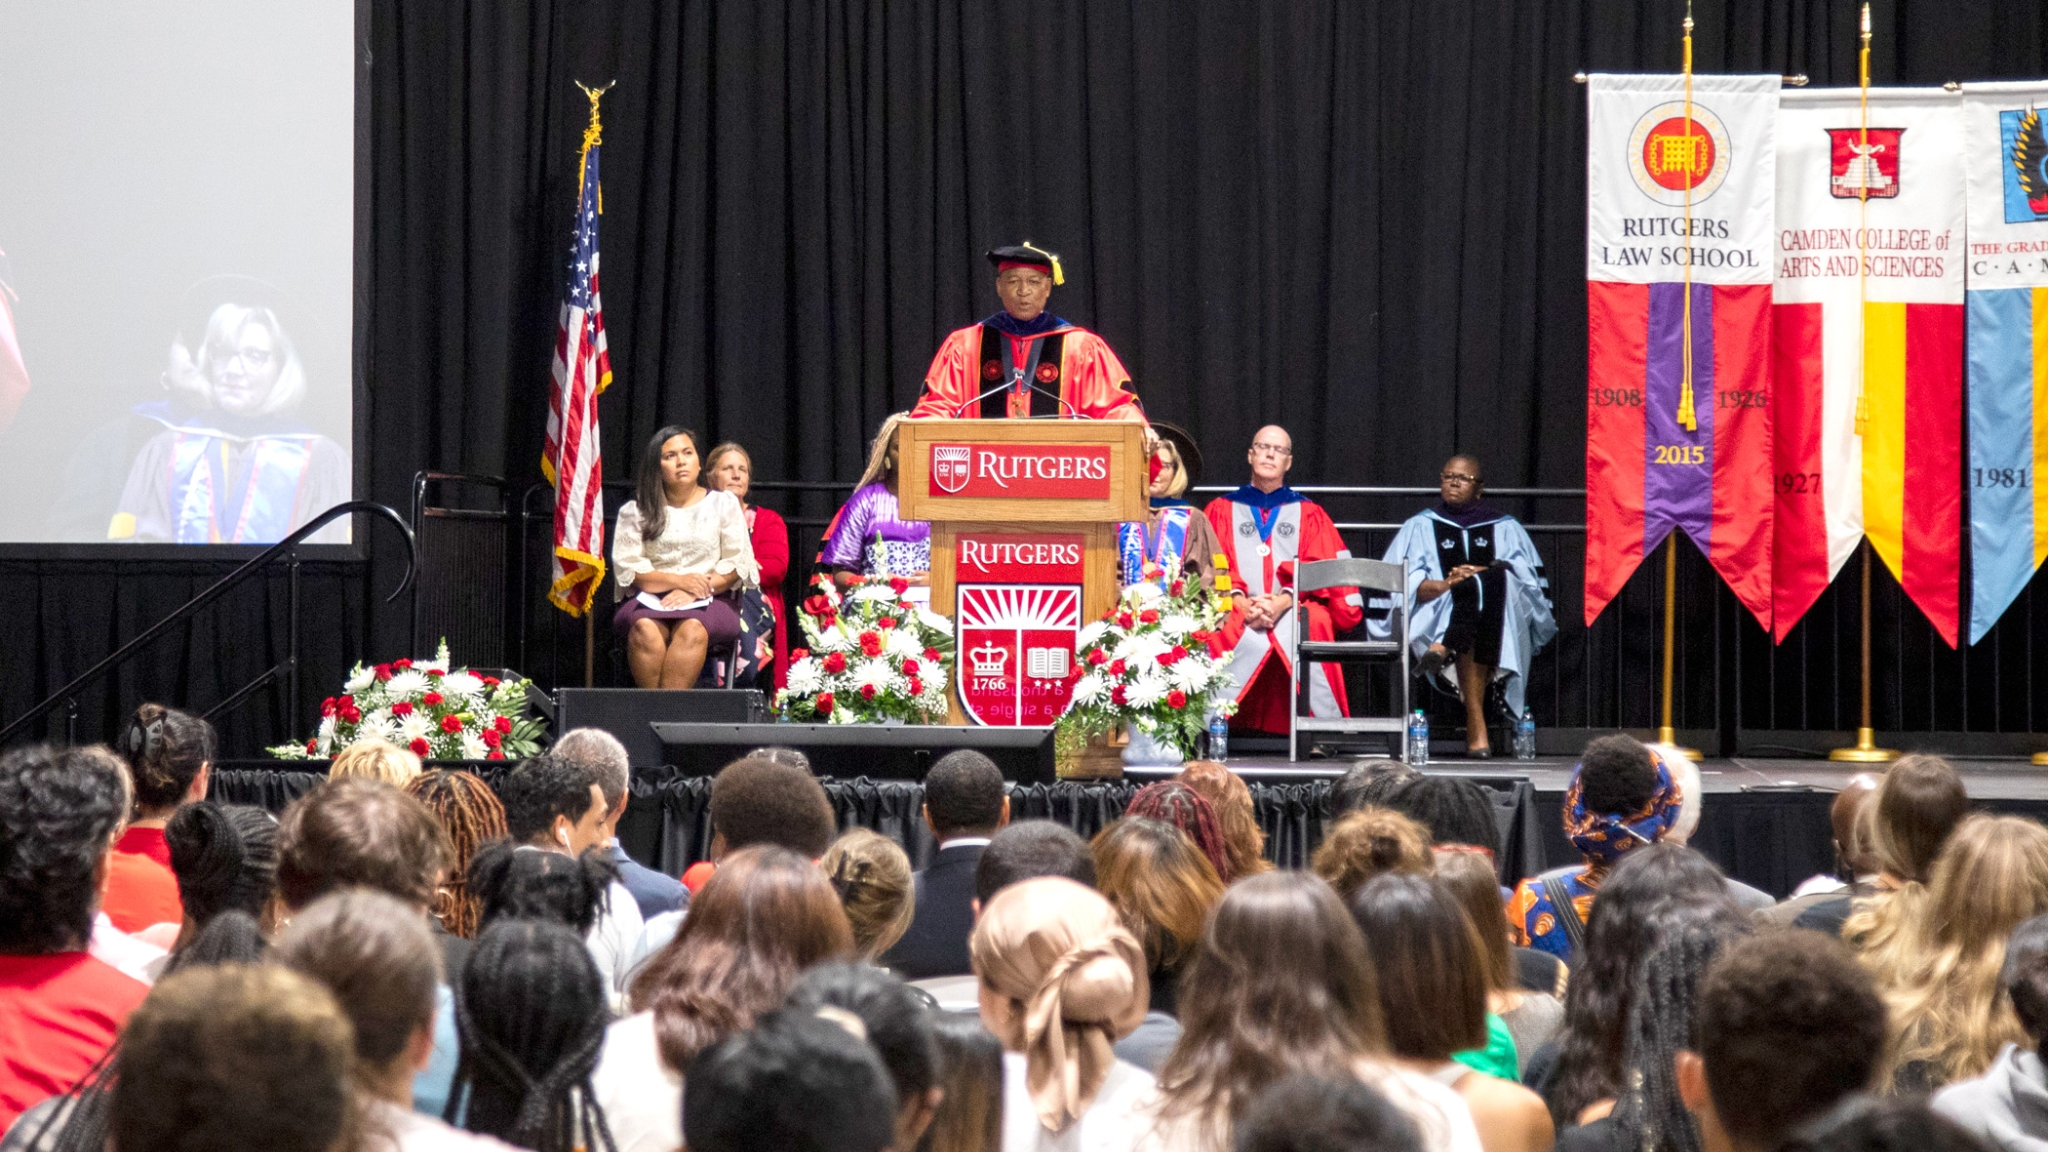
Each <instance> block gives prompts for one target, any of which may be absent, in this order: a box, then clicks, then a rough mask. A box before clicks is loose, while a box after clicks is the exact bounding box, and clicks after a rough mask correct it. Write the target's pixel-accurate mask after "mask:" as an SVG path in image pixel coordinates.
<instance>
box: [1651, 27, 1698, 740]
mask: <svg viewBox="0 0 2048 1152" xmlns="http://www.w3.org/2000/svg"><path fill="white" fill-rule="evenodd" d="M1684 27H1685V135H1686V138H1687V139H1688V140H1691V139H1692V0H1686V3H1685V25H1684ZM1687 155H1688V156H1689V157H1690V159H1688V160H1687V162H1686V169H1685V234H1686V236H1687V237H1690V236H1691V235H1692V186H1693V183H1694V181H1695V180H1696V179H1697V177H1698V175H1699V173H1698V171H1697V169H1698V167H1699V156H1698V154H1697V153H1696V152H1688V153H1687ZM1688 254H1689V253H1688ZM1679 342H1680V343H1679V379H1678V423H1679V426H1680V427H1682V428H1684V429H1685V430H1686V431H1688V432H1692V431H1695V430H1697V429H1698V427H1699V420H1698V417H1697V414H1696V413H1695V411H1694V404H1693V394H1692V261H1691V260H1690V259H1687V260H1686V262H1685V308H1684V311H1683V312H1682V313H1680V321H1679ZM1677 650H1678V530H1677V529H1676V528H1673V529H1672V530H1671V532H1670V533H1669V534H1668V535H1666V536H1665V537H1664V676H1663V681H1664V682H1663V693H1662V696H1663V699H1662V701H1661V709H1660V712H1659V717H1660V720H1659V723H1658V725H1657V743H1658V744H1659V745H1661V746H1662V747H1663V748H1665V749H1666V750H1667V751H1670V752H1674V753H1676V754H1678V755H1680V756H1683V757H1685V758H1686V759H1687V760H1698V759H1699V758H1700V753H1699V750H1698V749H1696V748H1687V747H1685V746H1683V745H1681V744H1679V742H1678V730H1677V729H1676V728H1673V727H1672V725H1671V682H1672V672H1673V666H1674V665H1675V663H1676V661H1677Z"/></svg>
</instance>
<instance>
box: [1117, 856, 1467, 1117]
mask: <svg viewBox="0 0 2048 1152" xmlns="http://www.w3.org/2000/svg"><path fill="white" fill-rule="evenodd" d="M1180 1020H1181V1025H1182V1027H1183V1028H1184V1029H1185V1032H1184V1033H1183V1034H1182V1036H1181V1040H1180V1043H1179V1044H1178V1045H1177V1046H1175V1048H1174V1050H1173V1055H1171V1056H1169V1057H1168V1058H1167V1061H1166V1066H1165V1067H1164V1068H1163V1069H1161V1071H1160V1074H1159V1091H1158V1095H1157V1100H1156V1103H1153V1104H1150V1105H1149V1106H1148V1109H1147V1110H1148V1111H1149V1112H1150V1113H1151V1121H1152V1124H1153V1130H1152V1134H1151V1145H1150V1146H1152V1147H1156V1148H1159V1149H1162V1150H1164V1149H1171V1150H1174V1152H1179V1150H1182V1149H1195V1150H1205V1149H1223V1148H1227V1147H1228V1146H1229V1143H1230V1134H1231V1132H1232V1130H1233V1129H1234V1128H1236V1127H1237V1126H1238V1125H1239V1123H1240V1122H1241V1121H1242V1120H1243V1119H1244V1117H1245V1114H1246V1112H1247V1110H1248V1109H1249V1108H1250V1107H1251V1104H1252V1101H1253V1100H1255V1099H1257V1098H1258V1096H1259V1094H1260V1093H1261V1092H1263V1091H1265V1090H1266V1089H1267V1088H1268V1087H1270V1086H1272V1085H1273V1084H1275V1083H1276V1082H1278V1081H1280V1080H1282V1079H1284V1078H1286V1077H1288V1076H1290V1075H1309V1076H1322V1077H1327V1078H1332V1079H1335V1078H1342V1077H1351V1078H1354V1079H1358V1080H1361V1081H1363V1082H1365V1083H1366V1084H1369V1085H1371V1086H1372V1087H1373V1088H1375V1089H1377V1090H1378V1091H1380V1092H1381V1093H1382V1094H1384V1095H1385V1096H1386V1097H1387V1099H1388V1100H1390V1101H1391V1102H1392V1103H1393V1104H1394V1106H1395V1107H1396V1108H1399V1109H1400V1110H1401V1111H1402V1112H1403V1113H1405V1114H1407V1115H1408V1116H1409V1117H1410V1118H1411V1119H1412V1120H1413V1121H1414V1123H1415V1124H1416V1125H1417V1127H1418V1128H1419V1129H1420V1131H1421V1133H1422V1136H1423V1141H1422V1147H1424V1148H1428V1149H1431V1150H1435V1152H1441V1150H1445V1149H1458V1150H1460V1152H1477V1150H1478V1149H1479V1137H1478V1134H1477V1132H1476V1130H1475V1129H1474V1128H1473V1126H1472V1116H1471V1111H1470V1109H1468V1108H1467V1107H1466V1106H1465V1103H1464V1101H1462V1100H1461V1099H1459V1098H1458V1095H1457V1093H1455V1092H1453V1091H1451V1090H1450V1089H1448V1088H1445V1087H1443V1086H1442V1085H1440V1084H1436V1083H1433V1082H1431V1081H1430V1080H1429V1079H1428V1078H1426V1077H1423V1076H1418V1075H1416V1074H1415V1073H1413V1072H1408V1071H1406V1070H1403V1069H1401V1068H1398V1067H1396V1066H1394V1065H1393V1064H1392V1063H1391V1062H1390V1060H1389V1056H1390V1053H1389V1051H1388V1049H1387V1041H1386V1027H1385V1025H1384V1023H1383V1022H1382V1019H1381V1014H1380V1001H1379V990H1378V987H1377V985H1376V984H1375V983H1374V980H1373V971H1372V963H1371V961H1370V960H1369V959H1368V957H1367V955H1366V946H1365V937H1364V935H1363V934H1362V933H1360V932H1359V930H1358V925H1357V924H1356V923H1355V922H1353V920H1352V919H1351V916H1350V915H1349V914H1348V913H1347V912H1346V911H1345V910H1344V904H1343V902H1342V901H1341V900H1339V899H1338V898H1337V895H1336V893H1335V892H1333V891H1332V890H1331V889H1330V886H1329V885H1328V884H1326V883H1324V882H1323V881H1321V880H1319V879H1317V878H1316V877H1315V876H1312V875H1309V874H1307V873H1303V872H1293V871H1287V872H1270V873H1267V874H1266V875H1263V876H1253V877H1251V878H1249V879H1247V880H1243V881H1240V882H1239V883H1237V884H1235V885H1233V886H1231V888H1230V890H1229V891H1227V892H1225V893H1224V895H1223V902H1222V903H1221V904H1218V905H1217V906H1216V911H1215V914H1214V915H1212V916H1211V917H1210V918H1209V923H1208V925H1207V926H1206V927H1205V928H1204V929H1203V931H1202V943H1201V947H1200V948H1199V949H1198V950H1197V951H1196V953H1195V958H1194V960H1193V962H1192V963H1191V965H1190V967H1189V969H1188V972H1187V975H1186V976H1185V977H1184V978H1183V980H1182V983H1181V996H1180Z"/></svg>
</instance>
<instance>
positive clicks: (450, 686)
mask: <svg viewBox="0 0 2048 1152" xmlns="http://www.w3.org/2000/svg"><path fill="white" fill-rule="evenodd" d="M483 690H484V678H483V677H481V676H478V675H476V674H475V673H473V672H451V673H449V674H448V675H446V676H443V677H441V691H443V692H445V693H447V694H448V695H450V696H474V695H476V694H477V693H479V692H481V691H483Z"/></svg>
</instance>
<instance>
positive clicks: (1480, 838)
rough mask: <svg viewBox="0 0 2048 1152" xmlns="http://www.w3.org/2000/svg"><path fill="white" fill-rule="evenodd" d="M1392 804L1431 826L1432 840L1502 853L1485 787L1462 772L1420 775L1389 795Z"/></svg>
mask: <svg viewBox="0 0 2048 1152" xmlns="http://www.w3.org/2000/svg"><path fill="white" fill-rule="evenodd" d="M1384 806H1385V807H1388V808H1392V809H1393V810H1394V811H1396V812H1399V813H1400V814H1401V815H1403V816H1406V817H1408V818H1409V819H1410V820H1413V821H1415V822H1416V823H1417V824H1420V825H1422V826H1423V827H1424V828H1427V829H1429V842H1430V843H1431V844H1470V845H1471V846H1473V847H1474V848H1483V849H1485V850H1486V854H1487V855H1488V856H1489V857H1495V856H1499V855H1500V825H1499V824H1498V823H1497V822H1496V821H1495V819H1494V807H1493V798H1492V797H1491V796H1488V795H1487V792H1486V789H1484V788H1481V787H1480V786H1479V785H1477V784H1475V783H1473V782H1472V781H1470V780H1466V779H1464V778H1463V777H1459V776H1417V777H1415V778H1414V779H1412V780H1407V781H1403V782H1402V783H1401V785H1400V786H1399V787H1397V788H1395V789H1393V790H1392V791H1391V792H1390V793H1389V794H1388V796H1387V798H1386V801H1385V804H1384Z"/></svg>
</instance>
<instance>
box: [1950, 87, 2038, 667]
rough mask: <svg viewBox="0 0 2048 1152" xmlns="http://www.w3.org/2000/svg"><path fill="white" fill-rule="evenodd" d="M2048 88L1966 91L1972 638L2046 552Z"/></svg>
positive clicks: (1992, 621) (1983, 630)
mask: <svg viewBox="0 0 2048 1152" xmlns="http://www.w3.org/2000/svg"><path fill="white" fill-rule="evenodd" d="M2044 103H2048V84H2042V83H2032V84H1967V85H1964V87H1963V113H1962V114H1963V148H1964V152H1965V159H1964V167H1965V169H1966V171H1967V172H1968V176H1969V227H1970V251H1969V262H1968V266H1967V267H1966V269H1965V272H1966V274H1967V276H1968V277H1969V289H1970V291H1969V301H1970V302H1969V313H1970V324H1969V376H1970V469H1969V473H1968V480H1969V485H1970V573H1971V575H1970V588H1971V595H1970V643H1972V644H1975V643H1976V642H1977V641H1979V640H1982V639H1983V638H1984V634H1985V633H1987V632H1989V631H1990V630H1991V626H1992V625H1993V624H1996V623H1997V622H1998V618H1999V616H2001V615H2002V614H2004V612H2005V610H2006V608H2007V607H2009V606H2010V605H2011V604H2012V601H2013V598H2014V597H2015V596H2018V595H2019V593H2020V590H2021V589H2023V588H2025V587H2026V586H2027V582H2028V581H2029V580H2031V579H2033V576H2034V570H2035V569H2036V568H2038V567H2040V564H2041V560H2042V558H2043V557H2044V556H2048V503H2044V501H2043V499H2042V496H2041V467H2042V465H2043V464H2044V463H2048V129H2044V123H2048V122H2044V119H2043V117H2042V114H2041V112H2040V111H2039V108H2040V106H2041V105H2042V104H2044Z"/></svg>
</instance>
